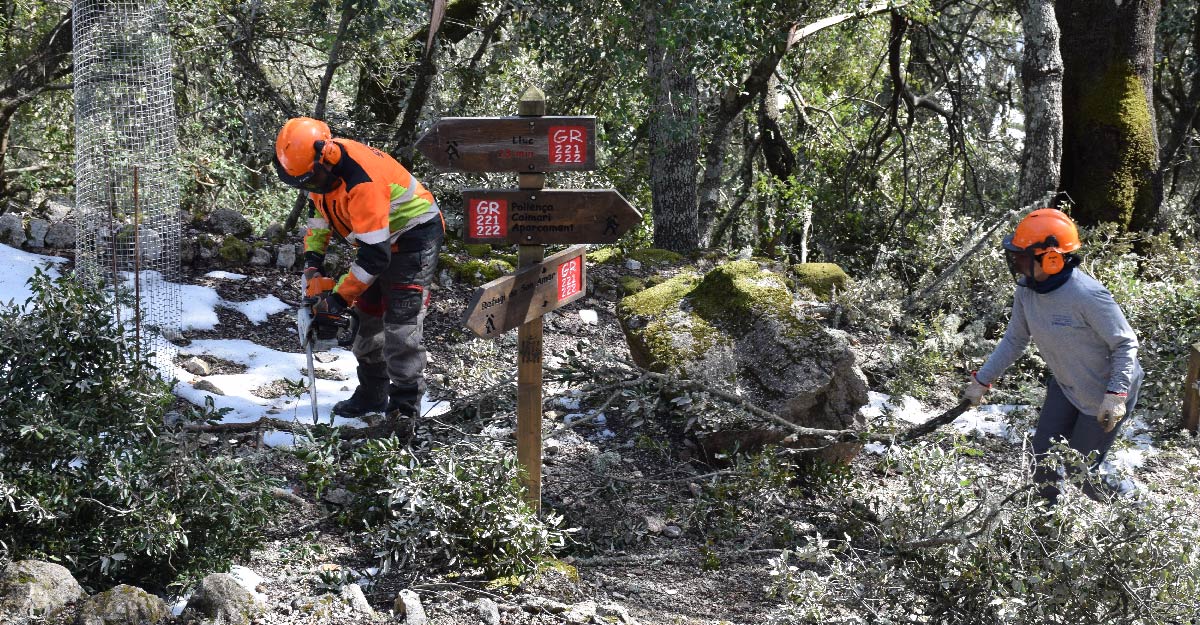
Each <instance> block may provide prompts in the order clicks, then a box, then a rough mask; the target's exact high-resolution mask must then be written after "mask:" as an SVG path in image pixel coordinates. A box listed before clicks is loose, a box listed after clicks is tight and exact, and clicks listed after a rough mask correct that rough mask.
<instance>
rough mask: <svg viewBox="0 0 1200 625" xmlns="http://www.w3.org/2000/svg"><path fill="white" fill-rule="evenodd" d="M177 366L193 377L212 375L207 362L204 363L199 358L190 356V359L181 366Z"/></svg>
mask: <svg viewBox="0 0 1200 625" xmlns="http://www.w3.org/2000/svg"><path fill="white" fill-rule="evenodd" d="M179 366H181V367H183V370H184V371H187V372H188V373H191V374H195V375H211V374H212V367H210V366H209V364H208V363H207V362H205V361H204V359H203V358H200V357H198V356H192V357H191V358H188V359H187V360H185V361H183V364H182V365H179Z"/></svg>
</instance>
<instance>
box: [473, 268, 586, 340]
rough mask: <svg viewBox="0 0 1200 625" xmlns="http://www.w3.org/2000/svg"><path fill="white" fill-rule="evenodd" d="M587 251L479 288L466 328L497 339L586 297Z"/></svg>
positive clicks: (496, 280)
mask: <svg viewBox="0 0 1200 625" xmlns="http://www.w3.org/2000/svg"><path fill="white" fill-rule="evenodd" d="M586 251H587V248H585V247H584V246H582V245H575V246H572V247H570V248H567V249H565V250H563V251H561V252H559V253H557V254H554V255H552V256H549V257H547V258H546V259H545V260H543V261H542V262H540V263H538V264H536V265H530V266H529V267H525V268H524V269H521V270H520V271H518V272H516V273H514V274H512V275H508V276H504V277H503V278H497V279H495V280H492V281H491V282H489V283H487V284H485V285H483V286H481V287H479V288H478V289H475V295H474V296H472V297H471V303H470V304H468V305H467V312H466V315H464V316H463V325H464V326H466V327H468V328H470V329H471V331H472V332H474V333H475V334H477V335H479V336H480V337H483V338H485V339H489V338H495V337H497V336H500V335H501V334H503V333H504V332H507V331H509V330H511V329H513V328H515V327H517V326H519V325H521V324H523V323H528V322H530V321H533V320H534V319H537V318H538V317H541V316H542V315H544V314H546V313H548V312H550V311H552V310H554V309H556V308H560V307H562V306H566V305H567V304H570V303H571V302H573V301H575V300H577V299H579V298H581V297H583V295H584V293H585V292H586V289H585V288H584V287H585V285H586V284H587V269H586V267H585V266H584V254H585V253H586Z"/></svg>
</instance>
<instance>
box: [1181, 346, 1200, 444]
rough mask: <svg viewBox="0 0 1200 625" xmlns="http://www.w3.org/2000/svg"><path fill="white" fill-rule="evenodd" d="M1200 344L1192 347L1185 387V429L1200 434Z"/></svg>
mask: <svg viewBox="0 0 1200 625" xmlns="http://www.w3.org/2000/svg"><path fill="white" fill-rule="evenodd" d="M1198 384H1200V343H1196V344H1195V345H1192V348H1191V357H1190V358H1188V375H1187V383H1186V384H1185V385H1184V387H1183V427H1184V428H1186V429H1189V430H1191V431H1192V433H1193V434H1195V433H1200V387H1198V386H1197V385H1198Z"/></svg>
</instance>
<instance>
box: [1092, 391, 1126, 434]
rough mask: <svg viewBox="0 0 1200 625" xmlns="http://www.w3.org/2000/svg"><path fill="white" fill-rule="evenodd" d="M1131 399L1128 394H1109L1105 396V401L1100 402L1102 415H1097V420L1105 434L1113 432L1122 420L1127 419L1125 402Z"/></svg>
mask: <svg viewBox="0 0 1200 625" xmlns="http://www.w3.org/2000/svg"><path fill="white" fill-rule="evenodd" d="M1127 399H1129V395H1128V394H1127V393H1113V392H1111V391H1110V392H1107V393H1105V394H1104V401H1101V402H1100V414H1097V415H1096V420H1097V421H1099V422H1100V427H1102V428H1104V431H1105V432H1111V431H1112V429H1113V428H1115V427H1117V424H1118V423H1120V422H1121V419H1124V418H1125V401H1126V400H1127Z"/></svg>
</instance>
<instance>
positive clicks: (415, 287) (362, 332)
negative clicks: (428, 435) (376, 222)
mask: <svg viewBox="0 0 1200 625" xmlns="http://www.w3.org/2000/svg"><path fill="white" fill-rule="evenodd" d="M443 236H444V233H443V231H442V222H441V220H440V219H435V220H433V221H430V222H428V223H424V224H421V225H419V226H416V227H415V228H413V229H412V230H409V231H407V232H405V233H404V234H402V235H400V238H399V240H397V241H396V244H395V246H394V248H393V251H392V260H391V263H390V264H389V265H388V267H387V269H386V270H385V271H384V272H383V273H382V274H380V275H379V276H378V277H376V278H375V282H373V283H372V284H371V286H370V287H369V288H367V290H366V291H365V292H363V294H362V296H361V297H359V299H358V302H356V303H355V305H354V307H355V309H356V310H357V311H358V317H359V328H358V337H357V338H355V340H354V347H353V348H352V351H353V352H354V356H355V357H356V358H357V359H358V365H359V375H360V377H361V376H363V375H364V374H365V375H367V376H370V377H374V378H377V379H380V380H382V379H383V378H387V380H388V381H389V382H390V383H391V384H390V387H389V396H390V398H391V406H390V408H392V409H395V408H397V407H400V406H404V407H406V408H408V409H409V410H416V409H418V408H420V405H421V397H422V396H423V395H424V394H425V377H424V372H425V364H426V362H427V361H428V358H427V357H426V353H425V346H424V345H423V344H422V338H423V328H422V327H423V325H424V322H425V313H426V311H427V310H428V308H429V295H430V291H429V285H430V284H431V283H432V282H433V275H434V272H435V271H436V270H437V260H438V250H439V249H441V245H442V238H443Z"/></svg>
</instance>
